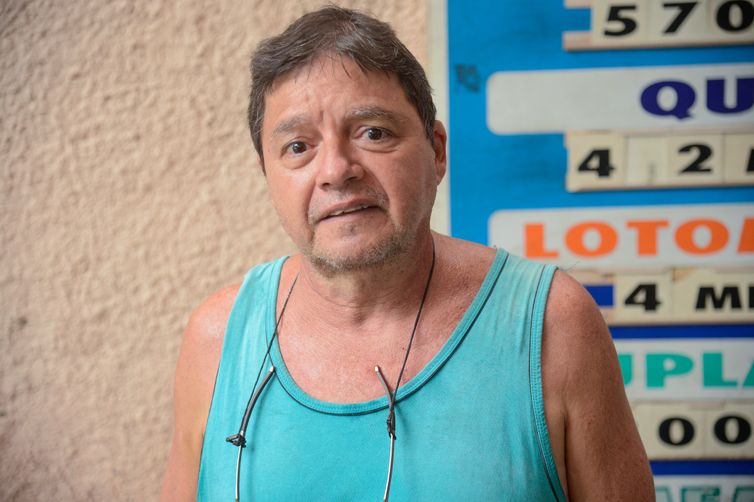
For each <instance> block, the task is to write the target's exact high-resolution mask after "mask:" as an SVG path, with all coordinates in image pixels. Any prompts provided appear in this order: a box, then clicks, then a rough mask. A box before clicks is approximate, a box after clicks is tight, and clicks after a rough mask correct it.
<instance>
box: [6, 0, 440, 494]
mask: <svg viewBox="0 0 754 502" xmlns="http://www.w3.org/2000/svg"><path fill="white" fill-rule="evenodd" d="M320 4H321V2H314V1H307V2H293V1H283V0H281V1H277V0H257V1H242V0H213V1H212V2H203V1H198V0H185V1H178V0H175V1H156V0H138V1H127V0H120V1H117V0H113V1H105V0H100V1H94V0H92V1H81V2H62V1H52V0H47V1H45V0H26V1H25V0H4V1H3V2H0V176H1V179H2V182H1V185H0V189H1V190H2V195H0V204H2V211H0V218H1V219H2V223H1V224H0V232H2V233H1V234H0V236H1V239H2V240H1V241H0V242H1V244H0V295H1V296H0V322H1V323H2V324H1V325H0V329H1V330H2V331H1V333H2V335H1V337H0V371H1V372H2V373H1V374H0V452H1V453H0V455H1V456H2V460H1V461H0V499H1V500H13V501H16V500H20V501H24V500H74V501H77V500H98V501H99V500H154V499H156V498H157V494H158V492H159V485H160V482H161V478H162V473H163V468H164V462H165V458H166V455H167V450H168V446H169V444H168V441H169V439H170V428H171V389H172V375H173V371H174V367H175V362H176V358H177V354H178V346H179V342H180V339H181V333H182V329H183V326H184V324H185V322H186V320H187V318H188V315H189V313H190V311H191V309H192V308H193V306H195V305H196V304H197V303H198V302H199V301H201V299H202V298H204V297H205V296H207V295H209V294H210V293H211V292H213V291H214V290H215V289H217V288H219V287H220V286H222V285H225V284H228V283H231V282H235V281H239V280H240V279H241V277H242V275H243V273H244V272H245V271H246V270H247V269H248V268H249V267H251V266H252V265H254V264H256V263H259V262H261V261H263V260H267V259H271V258H273V257H275V256H278V255H280V254H282V253H285V252H290V251H292V247H291V244H290V242H289V241H288V240H287V238H286V237H285V235H284V234H283V233H282V231H281V230H280V229H279V228H278V223H277V218H276V216H275V214H274V213H273V210H272V209H271V206H270V204H269V202H268V200H267V196H266V194H265V183H264V178H263V176H262V175H261V174H260V171H259V167H258V165H257V164H256V162H255V156H254V155H253V149H252V146H251V142H250V140H249V135H248V132H247V130H246V125H245V108H246V94H247V90H248V75H247V67H248V56H249V54H250V52H251V50H252V48H253V47H254V45H255V44H256V43H257V42H258V41H259V40H261V39H262V38H264V37H266V36H269V35H272V34H274V33H276V32H278V31H279V30H281V29H282V28H283V27H284V26H285V25H286V24H287V23H289V22H290V21H291V20H293V19H294V18H295V17H297V15H298V14H299V13H302V12H304V11H305V10H311V9H313V8H315V7H317V6H319V5H320ZM342 4H343V5H347V6H352V7H356V8H360V9H364V10H370V9H371V11H372V12H373V13H374V14H376V15H377V16H378V17H381V18H382V19H384V20H387V21H389V22H390V23H391V24H393V26H394V27H395V28H396V30H397V31H398V33H399V35H400V36H401V37H402V38H403V40H404V41H405V42H406V44H407V45H408V46H409V48H411V49H412V50H413V51H414V53H415V54H416V55H417V57H418V58H419V59H420V61H423V62H425V63H426V61H427V52H428V50H427V47H426V46H425V45H426V32H427V30H426V12H425V10H426V7H425V0H410V1H406V2H400V1H398V0H392V1H389V2H371V1H349V2H342Z"/></svg>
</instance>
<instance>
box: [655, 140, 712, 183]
mask: <svg viewBox="0 0 754 502" xmlns="http://www.w3.org/2000/svg"><path fill="white" fill-rule="evenodd" d="M666 144H667V147H668V163H667V165H666V167H667V170H666V171H664V172H661V173H660V176H659V182H660V184H663V185H667V186H693V185H717V184H720V183H721V182H722V180H723V175H722V162H721V160H722V150H723V135H722V134H715V135H707V134H705V135H693V136H670V137H668V138H667V143H666Z"/></svg>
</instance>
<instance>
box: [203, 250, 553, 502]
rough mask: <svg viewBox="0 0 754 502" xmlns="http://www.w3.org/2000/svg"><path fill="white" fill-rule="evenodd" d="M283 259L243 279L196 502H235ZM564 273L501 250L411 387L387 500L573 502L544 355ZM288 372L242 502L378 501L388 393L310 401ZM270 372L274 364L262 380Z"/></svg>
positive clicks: (249, 458)
mask: <svg viewBox="0 0 754 502" xmlns="http://www.w3.org/2000/svg"><path fill="white" fill-rule="evenodd" d="M284 261H285V258H281V259H279V260H277V261H275V262H271V263H266V264H263V265H259V266H257V267H255V268H254V269H252V270H251V271H250V272H249V273H248V274H247V275H246V277H245V279H244V282H243V285H242V286H241V289H240V290H239V292H238V296H237V298H236V300H235V304H234V306H233V309H232V311H231V314H230V318H229V320H228V326H227V329H226V333H225V340H224V343H223V349H222V357H221V361H220V366H219V369H218V373H217V379H216V381H215V389H214V394H213V397H212V404H211V406H210V411H209V417H208V420H207V426H206V431H205V435H204V444H203V448H202V456H201V466H200V471H199V485H198V494H197V495H198V499H199V500H203V501H204V500H207V501H223V500H226V501H231V500H233V497H234V489H235V468H236V457H237V451H238V449H237V447H235V446H233V445H232V444H230V443H227V442H226V441H225V438H226V437H227V436H230V435H232V434H235V433H236V432H238V428H239V424H240V422H241V418H242V416H243V414H244V410H245V408H246V404H247V402H248V399H249V395H250V394H251V392H252V386H253V384H254V380H255V378H256V375H257V372H258V371H259V368H260V365H261V363H262V357H263V355H264V352H265V348H266V343H267V341H268V340H269V339H270V337H271V336H272V333H273V331H274V329H275V302H276V295H277V289H278V283H279V279H280V271H281V268H282V265H283V263H284ZM553 272H554V268H553V267H551V266H543V265H539V264H535V263H533V262H530V261H527V260H524V259H522V258H518V257H516V256H513V255H510V254H508V253H507V252H505V251H503V250H498V251H497V255H496V257H495V260H494V262H493V265H492V266H491V268H490V270H489V272H488V273H487V276H486V278H485V280H484V282H483V283H482V286H481V288H480V289H479V291H478V293H477V295H476V297H475V299H474V300H473V302H472V303H471V305H470V306H469V308H468V310H467V311H466V312H465V314H464V316H463V317H462V319H461V321H460V322H459V324H458V326H457V327H456V328H455V330H454V331H453V333H452V334H451V336H450V338H449V339H448V340H447V342H446V343H445V345H444V346H443V347H442V349H441V350H440V351H439V352H438V353H437V354H436V355H435V357H434V358H433V359H432V360H431V361H430V362H429V363H428V364H427V365H426V366H425V367H424V368H423V369H422V370H421V371H420V372H419V373H418V374H417V375H416V376H415V377H414V378H412V379H411V380H410V381H408V382H407V383H406V384H404V385H403V386H402V387H400V389H399V391H398V397H397V404H396V424H397V425H396V435H397V439H396V443H395V463H394V470H393V479H392V485H391V489H390V500H391V501H392V502H398V501H408V500H410V501H433V502H434V501H439V500H442V501H456V500H458V501H464V502H469V501H477V500H480V501H481V500H485V501H486V500H504V501H524V500H532V501H540V502H541V501H548V500H557V501H564V500H565V496H564V494H563V490H562V487H561V484H560V481H559V479H558V473H557V470H556V467H555V462H554V459H553V455H552V450H551V447H550V439H549V436H548V432H547V425H546V422H545V413H544V405H543V402H542V379H541V372H540V354H541V340H542V325H543V318H544V311H545V303H546V300H547V292H548V290H549V287H550V282H551V279H552V276H553ZM271 357H272V361H273V363H274V365H275V367H276V369H277V371H276V373H275V376H273V378H272V379H271V380H270V382H269V383H268V385H267V386H266V387H265V388H264V391H263V392H262V394H261V395H260V397H259V400H258V401H257V403H256V406H255V408H254V411H253V413H252V415H251V420H250V422H249V426H248V430H247V433H246V438H247V446H246V449H245V450H244V452H243V461H242V465H241V490H240V493H241V497H240V499H241V501H244V502H246V501H251V500H253V501H300V500H323V501H325V500H326V501H335V500H338V501H339V500H343V501H346V500H347V501H352V500H355V501H370V500H372V501H377V500H382V495H383V491H384V486H385V480H386V475H387V463H388V456H389V438H388V434H387V430H386V427H385V420H386V418H387V407H388V403H387V397H382V398H380V399H375V400H372V401H368V402H359V403H352V404H336V403H329V402H324V401H320V400H317V399H314V398H312V397H311V396H309V395H307V394H306V393H305V392H304V391H302V390H301V389H300V388H299V387H298V386H297V385H296V382H294V381H293V379H292V378H291V376H290V373H289V372H288V370H287V369H286V366H285V362H284V361H283V359H282V357H281V354H280V348H279V346H278V345H277V342H274V343H273V346H272V350H271ZM268 366H269V364H267V365H265V369H264V370H263V374H264V373H265V372H266V371H267V367H268Z"/></svg>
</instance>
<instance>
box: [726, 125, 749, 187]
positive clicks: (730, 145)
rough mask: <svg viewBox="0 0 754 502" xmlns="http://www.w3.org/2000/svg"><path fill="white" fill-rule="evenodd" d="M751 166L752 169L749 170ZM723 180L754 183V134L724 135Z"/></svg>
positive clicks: (727, 182) (731, 182)
mask: <svg viewBox="0 0 754 502" xmlns="http://www.w3.org/2000/svg"><path fill="white" fill-rule="evenodd" d="M749 167H751V171H747V168H749ZM723 180H724V181H725V183H726V184H754V134H726V135H725V136H724V137H723Z"/></svg>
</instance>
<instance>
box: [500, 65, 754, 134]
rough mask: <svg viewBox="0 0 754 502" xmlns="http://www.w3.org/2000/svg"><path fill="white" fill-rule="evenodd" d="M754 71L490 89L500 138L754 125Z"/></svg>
mask: <svg viewBox="0 0 754 502" xmlns="http://www.w3.org/2000/svg"><path fill="white" fill-rule="evenodd" d="M752 88H754V65H752V64H751V63H741V64H720V65H694V66H655V67H640V68H596V69H585V70H554V71H552V70H545V71H526V72H497V73H495V74H493V75H492V76H491V77H490V78H489V80H488V81H487V126H488V127H489V129H490V130H491V131H492V132H494V133H496V134H516V133H557V132H563V131H569V130H595V129H596V130H611V129H646V128H661V127H667V126H672V127H673V128H676V129H677V128H679V127H699V126H730V125H749V126H750V125H751V124H753V123H754V106H753V105H754V103H752V94H754V91H753V90H752Z"/></svg>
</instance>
